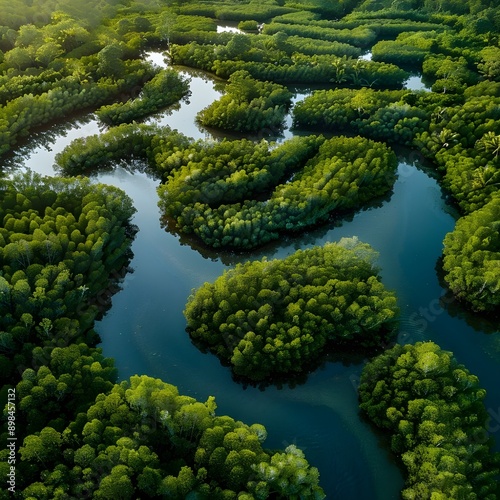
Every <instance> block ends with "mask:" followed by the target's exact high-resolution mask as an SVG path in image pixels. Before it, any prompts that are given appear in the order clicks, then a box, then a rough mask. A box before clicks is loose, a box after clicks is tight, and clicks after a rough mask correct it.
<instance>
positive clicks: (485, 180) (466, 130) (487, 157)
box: [415, 85, 500, 213]
mask: <svg viewBox="0 0 500 500" xmlns="http://www.w3.org/2000/svg"><path fill="white" fill-rule="evenodd" d="M488 89H490V90H488ZM495 89H496V87H494V86H491V85H490V86H488V87H485V86H484V85H482V86H479V92H481V94H483V95H480V96H476V95H474V94H475V92H473V90H474V88H471V89H468V91H469V92H468V95H467V98H466V101H465V102H464V103H463V104H460V105H455V106H448V107H439V108H436V109H435V111H434V113H433V115H432V117H431V122H430V125H429V129H428V131H425V132H422V133H420V134H417V137H416V139H415V143H416V145H417V146H418V147H419V148H420V149H421V151H422V152H423V153H424V154H425V155H426V156H429V157H430V158H432V159H433V160H435V162H436V163H437V165H438V168H440V169H441V170H442V171H443V173H444V185H445V187H447V188H448V189H449V190H450V191H451V193H452V195H453V197H454V198H455V199H456V200H457V202H458V203H459V205H460V207H461V209H462V210H463V211H464V212H466V213H470V212H472V211H474V210H477V209H478V208H481V207H482V206H484V205H485V204H486V203H487V202H488V201H489V200H490V199H491V197H492V196H494V194H495V193H496V191H498V182H499V173H498V154H497V151H498V144H497V143H498V142H499V141H498V139H497V137H498V136H500V105H499V103H500V97H498V96H496V90H495ZM490 92H491V93H493V95H488V94H490Z"/></svg>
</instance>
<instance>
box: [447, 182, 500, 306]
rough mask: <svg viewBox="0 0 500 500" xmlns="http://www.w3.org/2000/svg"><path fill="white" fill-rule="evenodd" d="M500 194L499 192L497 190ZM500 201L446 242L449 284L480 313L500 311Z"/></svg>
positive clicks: (468, 219) (462, 222) (476, 214)
mask: <svg viewBox="0 0 500 500" xmlns="http://www.w3.org/2000/svg"><path fill="white" fill-rule="evenodd" d="M497 191H498V188H497ZM499 235H500V197H499V196H498V195H496V196H495V197H494V198H493V199H492V200H491V201H490V202H488V203H487V204H486V205H484V207H482V208H480V209H478V210H476V211H474V212H473V213H471V214H469V215H467V216H465V217H462V218H461V219H459V220H458V222H457V224H456V226H455V229H454V230H453V231H452V232H450V233H448V234H447V235H446V237H445V239H444V260H443V269H444V271H445V273H446V274H445V278H444V279H445V281H446V283H447V284H448V286H449V287H450V289H451V291H452V292H453V293H454V295H456V296H457V297H458V298H459V299H461V300H463V301H464V302H466V303H467V304H468V305H469V306H470V307H472V309H474V310H476V311H485V310H486V311H488V310H490V311H491V310H497V309H498V308H499V307H500V293H499V290H500V267H499V265H498V262H499V261H500V236H499Z"/></svg>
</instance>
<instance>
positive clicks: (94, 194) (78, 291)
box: [0, 173, 134, 426]
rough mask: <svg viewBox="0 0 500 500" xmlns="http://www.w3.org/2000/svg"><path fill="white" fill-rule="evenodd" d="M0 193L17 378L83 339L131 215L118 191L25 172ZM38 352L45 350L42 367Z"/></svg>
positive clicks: (1, 278)
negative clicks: (56, 349) (37, 349)
mask: <svg viewBox="0 0 500 500" xmlns="http://www.w3.org/2000/svg"><path fill="white" fill-rule="evenodd" d="M2 188H3V189H2V192H1V204H0V219H1V220H2V226H3V227H2V229H0V270H1V275H0V290H1V299H0V318H1V319H0V327H1V329H2V338H1V342H2V345H3V351H4V352H7V353H8V354H9V356H10V357H11V359H14V356H15V355H17V354H20V356H17V359H16V363H17V365H18V369H19V370H20V373H22V371H24V368H26V367H27V366H33V367H36V368H38V367H39V366H41V365H45V364H48V361H47V357H49V358H48V359H50V349H52V348H54V347H56V346H62V347H65V346H67V345H69V344H71V343H73V342H81V341H84V340H87V338H86V332H87V331H88V330H89V329H90V328H91V326H92V322H93V319H94V318H95V316H96V315H97V313H98V308H96V307H95V306H94V305H92V304H91V303H90V302H89V298H90V297H92V296H95V295H97V294H98V293H100V292H102V291H103V290H104V289H106V288H107V287H108V286H109V284H110V275H111V274H112V273H117V272H118V271H119V270H120V269H121V268H122V267H123V265H124V264H125V263H126V261H127V255H128V250H129V246H130V238H129V235H128V233H127V227H128V224H129V221H130V218H131V216H132V214H133V213H134V209H133V207H132V205H131V200H130V199H129V198H128V197H127V196H126V195H125V194H124V193H123V192H122V191H120V190H119V189H117V188H114V187H110V186H104V185H101V184H98V185H92V184H91V183H90V182H89V181H88V180H83V179H74V180H69V179H63V178H58V177H54V178H51V179H49V178H41V177H40V176H39V175H35V174H33V175H32V174H30V173H28V174H25V175H22V176H16V177H14V178H13V179H12V180H11V181H5V182H4V184H3V186H2ZM37 345H39V346H45V347H48V348H49V351H47V352H40V353H39V354H40V356H39V357H40V361H36V356H35V351H33V352H32V350H33V348H34V347H35V346H37ZM2 375H4V374H2ZM5 375H7V376H8V374H5ZM10 380H12V379H10ZM4 382H5V381H4ZM75 404H78V403H77V402H76V401H75ZM33 424H34V425H35V426H36V425H37V424H36V422H34V423H33Z"/></svg>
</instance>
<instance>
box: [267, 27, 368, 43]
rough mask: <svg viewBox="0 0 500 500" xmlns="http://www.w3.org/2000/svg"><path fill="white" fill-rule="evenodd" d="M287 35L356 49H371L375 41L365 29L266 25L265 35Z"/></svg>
mask: <svg viewBox="0 0 500 500" xmlns="http://www.w3.org/2000/svg"><path fill="white" fill-rule="evenodd" d="M280 31H281V32H283V33H286V34H287V35H297V36H301V37H305V38H319V39H320V40H328V41H329V42H341V43H349V44H351V45H354V46H356V47H369V46H370V45H372V43H373V42H374V41H375V38H376V35H375V33H374V32H373V31H372V30H370V29H367V28H365V27H360V28H354V29H352V30H350V29H335V28H326V27H322V26H314V25H311V24H307V25H304V24H281V23H271V24H266V25H265V26H264V29H263V30H262V32H263V33H264V34H265V35H274V34H275V33H278V32H280Z"/></svg>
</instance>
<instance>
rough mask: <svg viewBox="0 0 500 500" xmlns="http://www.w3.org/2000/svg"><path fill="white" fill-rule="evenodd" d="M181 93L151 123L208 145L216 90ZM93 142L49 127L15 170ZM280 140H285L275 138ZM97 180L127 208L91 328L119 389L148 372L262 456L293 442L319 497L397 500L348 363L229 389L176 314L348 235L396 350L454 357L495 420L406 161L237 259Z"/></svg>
mask: <svg viewBox="0 0 500 500" xmlns="http://www.w3.org/2000/svg"><path fill="white" fill-rule="evenodd" d="M191 89H192V94H191V97H190V98H189V102H187V101H186V102H183V103H182V104H181V105H180V107H179V109H178V110H174V111H172V112H169V113H164V114H162V115H159V116H157V117H155V118H152V120H155V121H157V122H158V121H159V122H160V123H162V124H169V125H170V126H171V127H172V128H177V129H178V130H179V131H181V132H183V133H185V134H186V135H188V136H191V137H195V138H211V136H210V135H207V132H205V131H203V130H201V129H199V128H198V127H197V126H196V125H195V124H194V116H195V115H196V113H197V112H198V111H199V110H200V109H201V108H203V107H205V106H206V105H208V104H209V103H210V102H211V101H212V100H213V99H215V98H217V96H218V95H219V92H218V91H217V90H215V89H214V82H213V81H212V80H211V79H210V78H208V77H206V76H201V75H200V74H199V73H197V74H192V81H191ZM297 99H299V97H297ZM98 132H99V125H98V124H97V122H96V121H95V120H93V118H92V116H90V117H88V118H86V119H83V120H75V121H73V122H71V123H70V125H66V126H64V127H54V128H52V129H51V130H50V131H49V132H47V133H46V134H45V135H43V134H42V135H40V137H39V145H38V146H36V147H35V148H34V149H32V150H31V151H30V150H29V148H26V151H25V152H24V153H23V155H22V156H20V157H18V158H17V163H19V164H21V163H22V164H23V165H24V167H21V168H25V167H28V168H31V169H32V170H34V171H37V172H40V173H42V174H46V175H53V169H52V165H53V158H54V156H55V154H56V153H57V152H59V151H61V150H62V149H63V148H64V147H65V146H66V145H67V144H68V143H69V142H71V140H73V139H74V138H76V137H81V136H85V135H90V134H93V133H98ZM290 135H291V132H290V131H289V130H286V131H285V137H289V136H290ZM14 163H16V162H14ZM98 180H99V181H100V182H104V183H108V184H112V185H115V186H117V187H120V188H121V189H123V190H124V191H125V192H126V193H127V194H128V195H129V196H130V197H131V198H132V199H133V201H134V205H135V207H136V208H137V213H136V215H135V217H134V221H133V222H134V224H136V225H137V226H138V227H139V232H138V234H137V237H136V239H135V241H134V243H133V247H132V250H133V253H134V258H133V260H132V262H131V268H132V270H133V272H132V273H130V274H128V275H127V276H126V277H125V279H124V281H123V283H122V290H121V291H120V292H118V293H117V294H116V295H115V296H114V297H113V305H112V308H111V309H110V310H109V312H108V313H107V314H106V315H105V317H104V318H103V319H102V321H100V322H99V323H98V324H97V325H96V329H97V331H98V332H99V334H100V335H101V337H102V348H103V351H104V354H105V355H106V356H111V357H114V358H115V360H116V365H117V367H118V369H119V376H120V378H121V379H125V378H128V377H129V376H130V375H134V374H147V375H149V376H153V377H158V378H161V379H163V380H164V381H166V382H169V383H172V384H175V385H177V386H178V387H179V390H180V392H181V393H184V394H188V395H191V396H194V397H196V398H199V399H201V400H205V399H206V398H207V397H208V396H209V395H214V396H215V397H216V401H217V403H218V412H219V414H228V415H231V416H233V417H234V418H236V419H239V420H244V421H245V422H247V423H249V424H251V423H254V422H260V423H262V424H264V425H265V426H266V428H267V430H268V432H269V437H268V441H267V446H268V447H276V448H278V447H279V448H283V447H285V446H286V445H287V444H292V443H294V444H297V446H299V447H301V448H302V449H304V450H305V453H306V456H307V458H308V460H309V462H310V463H311V464H312V465H314V466H316V467H318V468H319V470H320V474H321V484H322V486H323V488H324V489H325V492H326V493H327V498H337V499H340V500H391V499H397V498H399V492H400V490H401V487H402V484H403V480H402V476H401V473H400V471H399V469H398V467H397V466H396V465H395V464H394V461H393V458H392V456H391V455H390V453H389V452H388V448H387V443H386V442H385V441H384V439H382V438H381V437H380V436H379V435H377V434H376V433H374V432H373V429H372V428H371V427H370V425H368V424H367V423H366V422H364V421H363V420H362V419H361V418H360V417H359V414H358V406H357V393H356V387H357V383H358V380H359V374H360V372H361V368H362V365H361V364H360V363H359V362H354V361H353V360H351V361H348V360H344V361H343V362H340V361H339V362H328V363H326V364H325V365H324V366H322V367H321V368H320V369H318V370H317V371H315V372H314V373H312V374H310V375H309V377H308V378H307V381H306V382H305V383H302V384H299V385H297V386H295V387H293V388H291V387H283V388H277V387H268V388H266V389H265V390H260V389H258V388H253V387H246V388H245V387H242V386H241V385H239V384H236V383H235V382H233V380H232V379H231V375H230V371H229V369H228V368H226V367H223V366H221V365H220V363H219V361H218V360H217V358H216V357H215V356H212V355H210V354H203V353H201V352H200V351H198V349H197V348H196V347H194V346H193V345H192V344H191V342H190V340H189V337H188V335H187V334H186V332H185V320H184V317H183V315H182V310H183V308H184V305H185V303H186V299H187V297H188V296H189V294H190V293H191V291H192V289H194V288H197V287H199V286H200V285H201V284H202V283H203V282H205V281H212V280H214V279H215V278H216V277H217V276H219V275H220V274H221V273H222V271H223V270H224V269H225V268H227V267H229V266H232V265H234V264H235V263H236V262H238V261H239V260H244V259H256V258H261V257H262V256H264V255H266V256H268V257H269V258H274V257H284V256H286V255H289V254H290V253H292V252H294V251H295V250H296V249H298V248H306V247H310V246H313V245H322V244H324V243H325V242H327V241H338V240H339V239H340V238H342V237H344V236H357V237H358V238H359V239H360V240H362V241H364V242H367V243H370V244H371V245H372V246H373V247H374V248H375V249H376V250H377V251H378V252H379V253H380V259H379V265H380V267H381V268H382V273H381V274H382V277H383V281H384V283H385V285H386V286H387V287H389V288H391V289H394V290H395V291H396V293H397V295H398V297H399V302H400V307H401V312H402V318H401V334H400V339H401V341H402V342H416V341H418V340H427V339H431V340H434V341H436V342H438V343H439V344H440V345H441V347H443V348H444V349H449V350H452V351H454V353H455V355H456V357H457V358H458V359H459V361H460V362H462V363H464V364H465V365H466V366H467V367H468V368H469V369H470V370H471V372H472V373H474V374H476V375H478V376H479V378H480V381H481V384H482V385H483V387H485V388H486V389H487V391H488V397H487V405H488V407H489V409H490V411H491V413H492V414H495V415H498V414H499V413H500V412H499V408H500V388H499V386H498V383H497V376H498V373H499V366H500V342H499V341H498V339H499V336H498V335H499V334H498V331H497V327H496V328H495V326H493V327H491V325H490V330H491V331H492V332H494V333H490V334H487V333H485V332H484V331H483V330H481V328H483V326H481V327H480V328H478V327H477V326H476V327H475V328H474V327H473V326H470V325H469V323H472V319H471V318H470V317H465V316H463V314H462V313H460V309H456V308H455V307H454V306H456V305H455V304H453V303H452V304H451V310H453V311H455V312H453V314H455V315H454V316H452V315H451V314H450V313H449V312H448V310H447V309H444V308H442V307H441V306H440V302H439V299H440V297H441V296H442V294H443V289H442V288H441V286H440V285H439V281H438V277H437V273H436V270H435V267H436V263H437V261H438V258H439V256H440V255H441V251H442V240H443V237H444V235H445V234H446V233H447V232H448V231H450V230H451V229H452V228H453V226H454V221H455V214H454V213H453V212H452V211H451V210H450V209H449V207H448V206H447V205H446V204H445V202H444V200H443V196H442V192H441V190H440V188H439V185H438V184H437V182H436V180H435V179H433V178H432V177H431V176H429V175H427V174H426V172H425V171H424V170H422V169H421V168H417V167H416V166H415V165H411V164H410V162H409V160H408V159H405V158H404V157H402V158H401V162H400V166H399V176H398V180H397V181H396V184H395V186H394V190H393V193H392V194H391V196H390V197H388V199H386V200H385V201H383V202H380V203H379V204H378V205H377V206H373V207H371V208H369V209H366V210H364V211H361V212H359V213H358V214H356V215H354V216H353V217H351V218H350V220H345V221H343V222H339V223H332V224H331V225H330V226H324V227H322V228H319V229H316V230H314V231H311V232H308V233H306V234H304V235H303V236H301V237H300V238H294V239H285V240H283V241H280V242H278V243H277V244H275V245H272V246H269V247H266V249H264V250H260V251H257V252H254V253H253V254H251V255H246V256H236V255H222V256H220V255H209V254H204V253H201V252H199V251H197V250H196V249H193V248H191V247H190V246H189V245H187V244H185V242H183V241H182V240H181V239H180V238H179V237H178V236H177V235H172V234H170V233H167V232H166V231H165V230H163V229H162V228H161V227H160V222H159V219H160V214H159V210H158V207H157V195H156V186H157V184H158V181H156V180H154V179H152V178H150V177H148V176H147V175H146V174H144V173H133V172H131V171H128V170H126V169H123V168H116V169H115V170H114V171H112V172H110V173H105V174H101V175H99V177H98ZM458 313H460V314H459V315H456V314H458ZM494 429H496V428H494V427H493V426H492V427H491V429H490V430H491V432H492V433H495V432H497V430H494ZM497 448H498V446H497Z"/></svg>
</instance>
